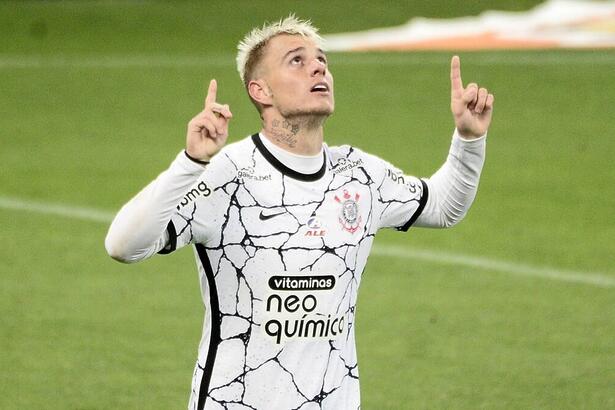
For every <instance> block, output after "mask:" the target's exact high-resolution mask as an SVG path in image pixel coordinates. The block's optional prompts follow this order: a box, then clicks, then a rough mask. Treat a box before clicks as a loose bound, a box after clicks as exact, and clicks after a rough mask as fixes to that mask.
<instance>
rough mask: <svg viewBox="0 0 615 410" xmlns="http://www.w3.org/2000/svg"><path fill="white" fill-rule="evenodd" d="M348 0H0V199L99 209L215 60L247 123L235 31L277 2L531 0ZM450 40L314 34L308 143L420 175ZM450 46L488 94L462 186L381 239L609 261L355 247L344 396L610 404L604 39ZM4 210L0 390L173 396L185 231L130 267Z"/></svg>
mask: <svg viewBox="0 0 615 410" xmlns="http://www.w3.org/2000/svg"><path fill="white" fill-rule="evenodd" d="M358 4H359V3H356V2H351V1H350V0H344V1H339V2H330V1H313V2H302V3H299V2H291V1H286V0H285V1H276V2H271V4H268V3H265V2H262V3H260V2H248V1H239V2H233V3H232V5H230V3H227V2H220V3H215V4H209V5H205V4H204V3H203V4H202V3H200V2H199V3H191V2H179V3H166V2H139V1H130V2H120V1H100V2H97V1H91V2H90V1H87V2H76V1H63V2H34V1H26V2H2V3H0V147H1V148H0V163H1V164H2V165H1V172H0V199H6V198H19V199H22V200H26V201H33V202H37V203H52V204H65V205H68V206H81V207H88V208H95V209H100V210H103V211H108V212H114V211H116V210H117V209H118V208H119V207H120V206H121V204H123V203H124V202H125V201H126V200H128V199H129V198H130V197H131V196H132V195H133V194H134V193H136V192H137V190H138V189H140V188H141V187H142V186H143V185H145V184H146V183H147V182H148V181H150V180H151V179H153V178H154V177H155V176H156V175H157V173H159V172H160V171H162V170H163V169H164V168H165V167H166V166H167V165H168V163H169V162H170V161H171V160H172V159H173V157H174V155H175V154H176V153H177V152H178V151H179V150H180V149H182V146H183V143H184V139H185V127H186V123H187V121H188V120H189V119H190V118H191V117H192V115H193V114H194V113H196V112H197V111H198V110H199V109H200V107H201V104H202V101H203V98H204V93H205V89H206V85H207V83H208V81H209V79H210V78H212V77H215V78H217V79H218V84H219V92H218V94H219V100H221V101H223V102H226V103H229V104H230V106H231V108H232V110H233V114H234V118H233V120H232V123H231V140H232V141H235V140H238V139H240V138H243V137H244V136H246V135H248V134H250V133H252V132H254V131H256V130H258V128H259V122H258V116H257V114H256V111H255V110H254V108H253V107H252V106H251V104H250V103H249V101H248V98H247V97H246V96H245V93H244V91H243V89H242V86H241V83H240V80H239V78H238V75H237V74H236V71H235V69H234V50H235V48H234V47H235V45H236V43H237V41H238V40H239V39H240V38H241V36H242V35H243V34H244V33H245V32H246V31H247V30H248V29H250V28H251V27H253V26H256V25H260V24H262V22H263V21H265V20H267V19H269V20H273V19H277V18H279V17H282V16H284V15H286V14H288V12H289V11H291V10H293V11H296V12H297V14H298V15H299V16H301V17H309V18H312V19H313V21H314V23H315V24H316V25H317V26H320V27H321V29H322V31H323V32H324V33H332V32H340V31H348V30H360V29H365V28H368V27H381V26H388V25H394V24H401V23H403V22H405V21H406V20H407V19H409V18H410V17H411V16H416V15H423V16H429V17H433V16H442V17H452V16H461V15H472V14H476V13H478V12H480V11H481V10H483V9H485V8H487V7H489V8H498V9H506V10H523V9H527V8H529V7H531V6H533V5H534V4H535V1H523V2H513V1H512V0H510V1H500V2H495V3H493V4H489V5H488V6H487V5H485V4H486V2H475V3H471V4H463V3H451V2H445V1H435V2H419V1H411V2H402V1H399V2H385V1H375V2H369V3H365V4H366V5H362V6H359V5H358ZM450 55H451V53H401V54H393V53H391V54H389V53H384V54H377V53H364V54H353V55H350V54H332V55H330V65H331V70H332V72H333V74H334V76H335V80H336V93H335V96H336V113H335V115H334V116H333V117H332V118H330V119H329V121H328V123H327V126H326V132H325V135H326V140H327V142H328V143H329V144H330V145H336V144H342V143H351V144H353V145H356V146H358V147H360V148H362V149H364V150H366V151H369V152H372V153H374V154H378V155H380V156H382V157H384V158H386V159H388V160H389V161H391V162H393V163H394V164H396V165H397V166H398V167H400V168H402V169H404V170H405V171H406V172H408V173H411V174H415V175H419V176H429V175H430V174H431V173H433V172H434V171H435V170H436V169H437V168H438V167H439V166H440V164H441V163H442V162H443V160H444V158H445V156H446V152H447V149H448V145H449V141H450V136H451V133H452V130H453V123H452V118H451V114H450V111H449V93H450V90H449V79H448V75H449V71H448V70H449V59H450ZM126 57H128V59H129V60H126ZM461 59H462V75H463V79H464V81H465V82H466V83H467V82H468V81H477V82H479V83H480V84H484V85H486V86H487V87H489V88H490V89H491V90H492V91H493V93H494V94H495V96H496V101H495V112H494V119H493V124H492V127H491V130H490V135H489V141H488V146H487V151H488V152H487V162H486V165H485V168H484V171H483V177H482V179H481V186H480V189H479V193H478V197H477V199H476V202H475V204H474V206H473V208H472V209H471V211H470V213H469V215H468V216H467V218H466V220H464V221H463V222H462V223H461V224H460V225H459V226H457V227H455V228H453V229H451V230H448V231H441V230H421V229H412V230H411V231H409V232H408V234H405V235H404V234H399V233H394V232H382V233H381V234H380V235H379V237H378V239H377V245H378V246H380V247H386V246H387V245H389V246H390V245H395V246H396V247H404V248H407V249H418V250H424V251H437V252H440V253H441V254H443V255H445V254H455V255H456V254H461V255H468V256H469V257H471V258H487V259H490V260H495V261H503V262H506V263H510V264H513V265H515V266H530V267H548V268H549V269H550V271H549V272H553V271H555V272H559V271H562V272H567V271H573V272H578V273H579V275H581V276H583V275H585V276H586V277H588V278H589V277H590V276H591V275H596V274H597V275H601V277H602V278H606V279H607V280H606V282H604V283H602V284H591V283H584V282H583V281H581V282H568V281H565V280H561V279H562V277H561V275H552V276H551V277H537V276H525V275H520V274H518V272H517V273H515V272H507V271H506V270H505V269H504V270H502V269H489V268H478V267H475V266H474V267H473V266H471V265H469V264H463V263H457V264H455V263H438V262H434V261H429V260H422V259H413V258H398V257H390V256H384V255H383V254H376V255H373V256H372V257H371V258H370V261H369V263H368V266H367V269H366V272H365V274H364V277H363V283H362V288H361V294H360V298H359V300H360V301H359V304H358V324H357V337H358V350H359V363H360V368H361V380H362V382H361V383H362V401H363V406H362V408H364V409H366V410H380V409H441V408H446V409H477V408H484V409H608V408H615V394H614V393H615V287H614V286H613V283H614V281H615V218H614V217H613V215H614V212H613V210H614V209H615V183H614V180H615V171H614V169H615V168H614V167H613V157H614V155H615V138H614V136H615V115H613V113H614V110H613V104H614V101H615V100H614V95H615V78H614V76H613V67H614V66H615V52H614V51H610V50H600V51H583V52H581V51H548V52H546V51H534V52H495V53H484V52H480V53H461ZM125 61H129V62H132V64H126V63H125ZM122 62H124V63H122ZM0 226H1V229H0V241H1V244H2V245H1V246H0V368H1V369H2V371H1V372H0V408H2V409H7V410H9V409H25V408H28V409H34V408H40V409H82V410H85V409H88V410H89V409H177V408H185V406H186V403H187V399H188V393H189V388H190V378H191V375H192V366H193V363H194V359H195V355H196V349H197V344H198V340H199V337H200V333H201V324H202V315H203V308H202V304H201V301H200V294H199V290H198V284H197V276H196V270H195V267H194V261H193V256H192V253H191V252H190V251H189V250H184V251H181V252H178V253H177V254H173V255H170V256H168V257H157V258H154V259H151V260H149V261H147V262H144V263H141V264H137V265H131V266H127V265H121V264H118V263H116V262H114V261H112V260H111V259H110V258H109V257H108V256H107V255H106V253H105V251H104V247H103V239H104V235H105V233H106V229H107V224H105V223H100V222H93V221H84V220H78V219H74V218H68V217H61V216H53V215H46V214H41V213H37V212H30V211H25V210H15V209H8V208H0ZM521 270H523V269H521ZM547 276H548V275H547Z"/></svg>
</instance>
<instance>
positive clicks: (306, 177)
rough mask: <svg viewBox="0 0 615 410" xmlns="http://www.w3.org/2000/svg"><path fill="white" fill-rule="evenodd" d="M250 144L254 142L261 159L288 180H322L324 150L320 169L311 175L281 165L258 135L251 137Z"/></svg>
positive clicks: (324, 162)
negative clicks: (288, 178)
mask: <svg viewBox="0 0 615 410" xmlns="http://www.w3.org/2000/svg"><path fill="white" fill-rule="evenodd" d="M252 142H254V145H256V148H257V149H258V151H259V152H260V153H261V154H262V155H263V157H265V159H266V160H267V161H268V162H269V163H270V164H271V165H272V166H273V167H274V168H275V169H277V170H278V171H280V172H281V173H282V174H284V175H286V176H287V177H290V178H294V179H298V180H299V181H316V180H318V179H320V178H322V176H323V175H324V174H325V171H326V169H327V160H326V154H325V150H323V151H322V167H320V169H319V170H318V171H316V172H315V173H313V174H303V173H301V172H298V171H295V170H294V169H292V168H289V167H287V166H286V165H284V164H282V163H281V162H280V161H279V160H278V159H277V158H276V157H275V156H274V155H273V154H272V153H271V152H270V151H269V150H268V149H267V148H266V147H265V145H264V144H263V141H261V137H260V135H258V133H257V134H254V135H252Z"/></svg>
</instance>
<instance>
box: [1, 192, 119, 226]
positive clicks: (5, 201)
mask: <svg viewBox="0 0 615 410" xmlns="http://www.w3.org/2000/svg"><path fill="white" fill-rule="evenodd" d="M0 208H2V209H8V210H13V211H26V212H34V213H37V214H43V215H56V216H62V217H65V218H70V219H80V220H84V221H93V222H104V223H110V222H111V220H113V216H114V214H113V213H111V212H105V211H101V210H98V209H93V208H84V207H79V206H70V205H61V204H51V203H45V202H34V201H29V200H23V199H19V198H12V197H6V196H0Z"/></svg>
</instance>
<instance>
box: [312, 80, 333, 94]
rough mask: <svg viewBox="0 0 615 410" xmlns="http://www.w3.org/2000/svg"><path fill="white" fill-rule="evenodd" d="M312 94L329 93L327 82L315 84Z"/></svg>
mask: <svg viewBox="0 0 615 410" xmlns="http://www.w3.org/2000/svg"><path fill="white" fill-rule="evenodd" d="M310 92H312V93H328V92H329V85H328V84H327V83H325V82H320V83H317V84H315V85H314V86H313V87H312V88H311V89H310Z"/></svg>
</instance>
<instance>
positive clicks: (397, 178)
mask: <svg viewBox="0 0 615 410" xmlns="http://www.w3.org/2000/svg"><path fill="white" fill-rule="evenodd" d="M387 177H389V178H390V179H391V180H392V181H393V182H396V183H398V184H399V185H404V186H405V187H406V188H408V191H410V193H412V194H414V193H416V191H417V189H418V188H417V185H416V184H415V183H414V182H413V181H411V180H410V178H408V177H405V176H404V175H403V174H402V173H401V172H395V171H393V170H392V169H390V168H387ZM406 178H408V181H406Z"/></svg>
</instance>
